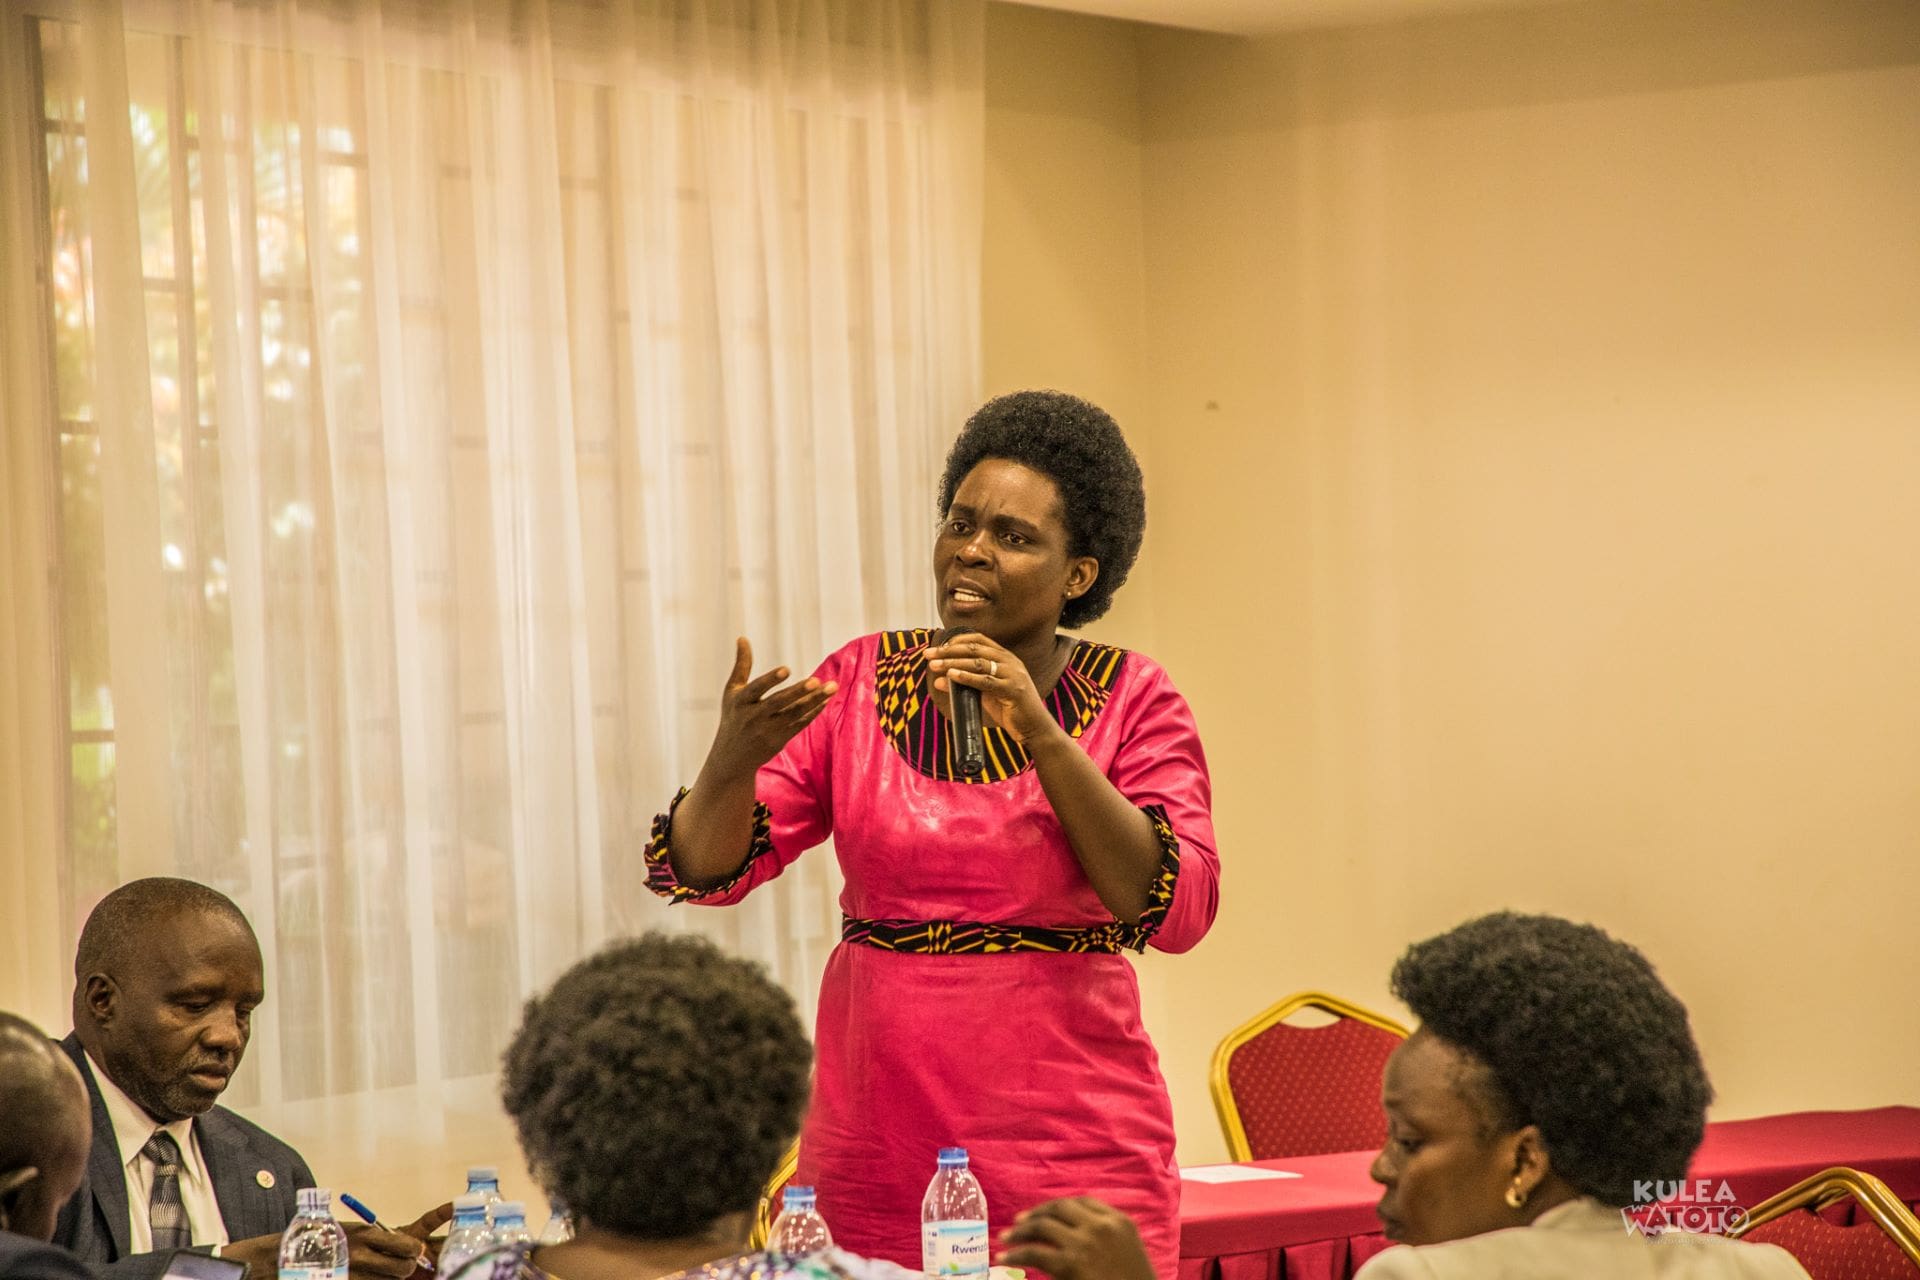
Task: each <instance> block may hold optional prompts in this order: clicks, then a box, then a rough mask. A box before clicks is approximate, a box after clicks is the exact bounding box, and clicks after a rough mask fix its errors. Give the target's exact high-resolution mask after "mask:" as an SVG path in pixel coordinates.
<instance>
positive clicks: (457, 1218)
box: [439, 1193, 493, 1276]
mask: <svg viewBox="0 0 1920 1280" xmlns="http://www.w3.org/2000/svg"><path fill="white" fill-rule="evenodd" d="M492 1247H493V1228H492V1227H490V1226H488V1225H487V1198H486V1197H485V1196H483V1195H478V1194H475V1193H469V1194H467V1195H464V1196H456V1197H455V1198H454V1201H453V1229H452V1230H451V1231H449V1232H447V1242H446V1243H445V1244H443V1245H441V1246H440V1268H439V1270H440V1274H441V1275H443V1276H451V1275H453V1274H454V1273H455V1272H456V1271H458V1270H459V1269H460V1268H461V1267H462V1266H463V1265H465V1264H466V1262H467V1260H468V1259H469V1258H472V1257H474V1256H475V1255H477V1254H481V1253H485V1252H486V1251H487V1250H488V1249H490V1248H492Z"/></svg>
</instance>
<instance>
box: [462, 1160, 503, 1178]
mask: <svg viewBox="0 0 1920 1280" xmlns="http://www.w3.org/2000/svg"><path fill="white" fill-rule="evenodd" d="M467 1181H468V1182H498V1181H500V1166H499V1165H497V1164H476V1165H474V1166H472V1167H471V1168H469V1169H468V1170H467Z"/></svg>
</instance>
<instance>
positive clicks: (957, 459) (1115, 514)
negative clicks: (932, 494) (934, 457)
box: [940, 391, 1147, 627]
mask: <svg viewBox="0 0 1920 1280" xmlns="http://www.w3.org/2000/svg"><path fill="white" fill-rule="evenodd" d="M988 458H1006V459H1008V460H1010V461H1013V462H1018V463H1020V464H1021V465H1022V466H1026V467H1031V468H1033V469H1034V470H1035V471H1038V472H1039V473H1040V474H1042V475H1044V476H1046V477H1047V478H1048V479H1050V480H1052V481H1053V483H1054V484H1055V485H1056V486H1058V488H1059V490H1060V506H1061V515H1062V517H1063V518H1064V520H1065V521H1066V526H1067V554H1068V555H1070V556H1092V557H1093V558H1094V559H1095V560H1098V561H1099V562H1100V576H1099V577H1098V578H1096V579H1094V583H1093V585H1092V586H1091V587H1089V588H1088V589H1087V590H1086V592H1085V593H1084V594H1082V595H1079V596H1076V597H1075V598H1073V599H1071V600H1069V601H1067V602H1066V606H1065V608H1063V609H1062V610H1061V611H1060V625H1062V626H1064V627H1080V626H1084V625H1086V624H1087V623H1089V622H1092V621H1093V620H1094V619H1095V618H1098V617H1099V616H1100V615H1101V614H1103V613H1105V612H1106V611H1107V607H1108V606H1109V605H1111V604H1112V603H1113V593H1114V592H1116V591H1118V590H1119V589H1120V584H1121V583H1123V582H1125V581H1126V580H1127V573H1128V571H1129V570H1131V569H1132V568H1133V562H1134V560H1135V559H1136V558H1137V557H1138V556H1139V554H1140V540H1141V538H1142V537H1143V536H1144V535H1145V534H1146V530H1147V490H1146V485H1145V483H1144V482H1143V481H1142V479H1141V477H1140V463H1139V461H1138V460H1136V459H1135V458H1134V456H1133V450H1131V449H1129V448H1128V447H1127V441H1126V438H1125V437H1124V436H1122V435H1121V434H1120V427H1119V425H1118V424H1117V423H1115V422H1114V420H1113V419H1112V418H1111V417H1109V416H1108V415H1107V412H1106V410H1104V409H1102V408H1100V407H1099V406H1098V405H1095V404H1089V403H1088V402H1087V401H1085V400H1082V399H1080V397H1078V396H1070V395H1068V394H1066V393H1065V392H1063V391H1016V392H1014V393H1013V394H1011V395H1004V396H999V397H996V398H995V399H992V400H989V401H987V402H986V403H985V404H983V405H981V406H980V408H979V410H978V411H977V412H976V413H975V414H974V415H973V416H972V417H971V418H969V419H967V425H966V426H964V427H962V428H961V429H960V435H959V437H958V438H957V439H956V440H954V442H953V448H952V449H951V450H950V451H949V452H948V454H947V469H946V473H945V474H944V475H943V476H941V478H940V512H941V514H943V515H944V514H945V513H946V511H947V509H948V508H950V507H951V506H953V495H954V493H955V492H956V491H958V490H959V488H960V482H961V481H962V480H964V479H966V477H967V473H968V472H969V471H972V470H973V469H974V467H976V466H978V465H979V464H980V463H981V462H983V461H984V460H986V459H988Z"/></svg>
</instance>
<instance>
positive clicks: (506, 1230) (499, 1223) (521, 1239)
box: [493, 1200, 533, 1248]
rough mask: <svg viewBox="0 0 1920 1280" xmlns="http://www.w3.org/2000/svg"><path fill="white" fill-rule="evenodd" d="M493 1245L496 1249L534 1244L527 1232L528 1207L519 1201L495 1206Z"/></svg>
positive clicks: (501, 1202)
mask: <svg viewBox="0 0 1920 1280" xmlns="http://www.w3.org/2000/svg"><path fill="white" fill-rule="evenodd" d="M493 1243H494V1247H496V1248H498V1247H499V1246H501V1245H508V1244H531V1243H533V1237H532V1236H531V1235H530V1234H528V1232H527V1206H526V1205H524V1204H521V1203H520V1202H519V1201H518V1200H502V1201H500V1202H499V1203H497V1204H495V1205H494V1206H493Z"/></svg>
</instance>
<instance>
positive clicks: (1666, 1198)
mask: <svg viewBox="0 0 1920 1280" xmlns="http://www.w3.org/2000/svg"><path fill="white" fill-rule="evenodd" d="M1620 1218H1621V1220H1622V1221H1623V1222H1625V1223H1626V1227H1627V1233H1628V1234H1629V1235H1640V1236H1657V1235H1663V1234H1665V1233H1666V1232H1669V1231H1685V1232H1690V1233H1692V1234H1694V1235H1715V1236H1724V1235H1729V1234H1731V1233H1733V1232H1735V1231H1738V1230H1739V1229H1740V1228H1741V1227H1743V1226H1745V1225H1746V1222H1747V1211H1746V1209H1744V1208H1743V1207H1741V1205H1740V1203H1739V1201H1738V1199H1737V1197H1735V1195H1734V1194H1733V1188H1732V1187H1731V1186H1729V1185H1727V1183H1726V1182H1725V1181H1724V1180H1723V1181H1718V1182H1716V1181H1714V1180H1713V1179H1711V1178H1694V1179H1692V1180H1691V1181H1686V1180H1677V1181H1666V1180H1658V1179H1656V1180H1649V1181H1645V1182H1635V1183H1634V1184H1633V1203H1632V1204H1630V1205H1628V1206H1627V1207H1626V1208H1624V1209H1622V1210H1620Z"/></svg>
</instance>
